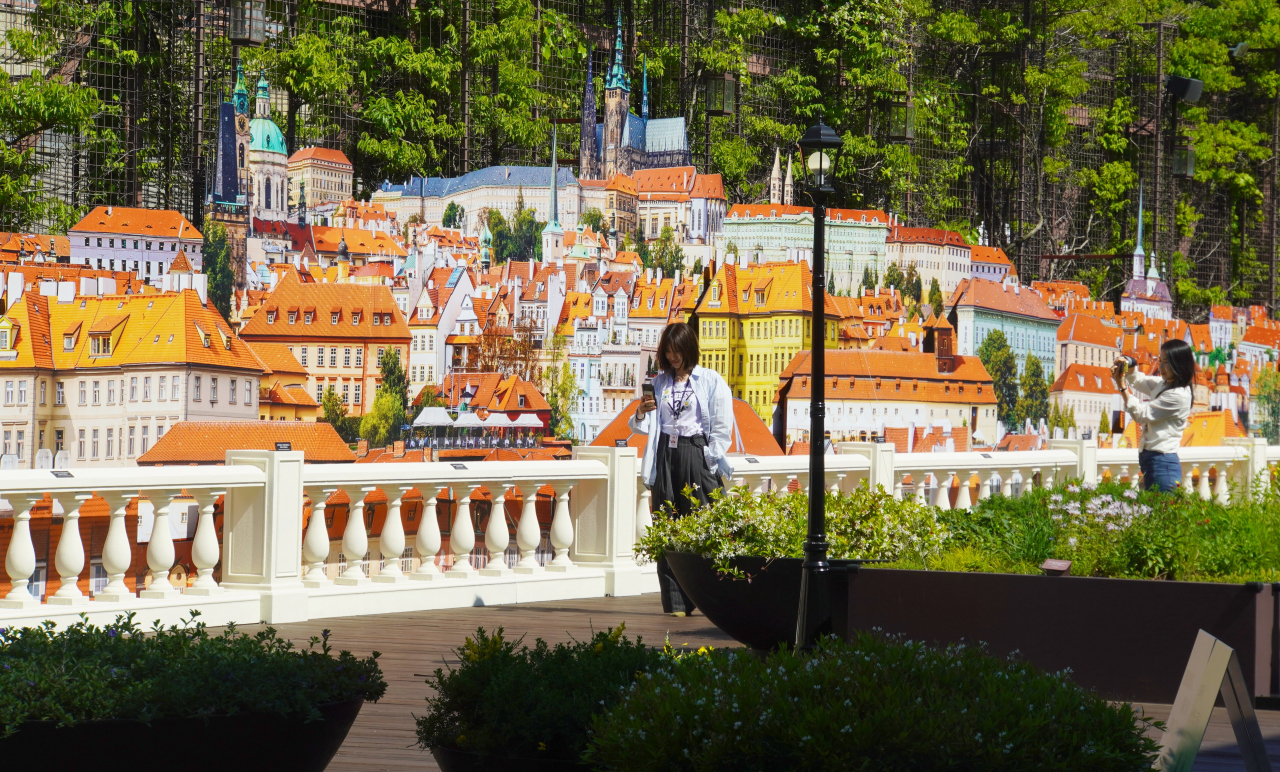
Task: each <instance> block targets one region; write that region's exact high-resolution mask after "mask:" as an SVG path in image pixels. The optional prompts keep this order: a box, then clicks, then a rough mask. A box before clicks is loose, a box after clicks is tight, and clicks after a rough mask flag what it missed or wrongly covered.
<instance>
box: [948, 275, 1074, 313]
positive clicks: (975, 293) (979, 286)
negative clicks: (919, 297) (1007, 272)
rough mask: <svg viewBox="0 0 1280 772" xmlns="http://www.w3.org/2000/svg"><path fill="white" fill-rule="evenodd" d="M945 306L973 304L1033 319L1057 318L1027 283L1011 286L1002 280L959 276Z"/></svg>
mask: <svg viewBox="0 0 1280 772" xmlns="http://www.w3.org/2000/svg"><path fill="white" fill-rule="evenodd" d="M947 306H948V307H951V308H954V307H956V306H975V307H978V308H984V309H993V310H996V311H1003V312H1004V313H1007V314H1017V315H1019V316H1029V317H1032V318H1035V319H1045V320H1051V321H1054V322H1056V321H1058V315H1057V314H1055V313H1054V312H1053V311H1052V309H1050V308H1049V306H1048V305H1047V304H1045V302H1044V298H1042V297H1040V294H1039V293H1038V292H1035V291H1033V290H1031V289H1029V288H1027V287H1023V288H1021V289H1018V290H1015V288H1014V287H1011V286H1009V285H1007V284H1005V283H1004V282H998V281H990V280H988V279H961V280H960V284H959V286H957V287H956V289H955V292H953V293H952V295H951V299H950V300H949V301H947Z"/></svg>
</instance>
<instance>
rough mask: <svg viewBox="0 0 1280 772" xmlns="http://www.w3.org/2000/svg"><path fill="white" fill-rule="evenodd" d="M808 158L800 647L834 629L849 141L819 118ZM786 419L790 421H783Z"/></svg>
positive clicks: (806, 147)
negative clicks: (838, 321)
mask: <svg viewBox="0 0 1280 772" xmlns="http://www.w3.org/2000/svg"><path fill="white" fill-rule="evenodd" d="M797 144H798V145H799V147H800V153H801V154H802V155H803V156H804V159H805V164H804V166H805V169H806V170H807V174H808V178H809V196H810V198H812V199H813V293H812V294H813V317H812V321H811V322H810V328H809V329H810V334H809V343H810V347H811V353H810V355H809V366H810V373H809V378H810V383H811V384H812V388H811V389H810V396H809V533H808V536H807V537H806V538H805V542H804V565H803V567H802V569H801V574H800V608H799V610H798V613H797V614H796V648H798V649H801V648H811V647H812V646H813V645H814V644H815V643H816V642H817V640H818V636H819V635H821V634H823V633H829V632H831V594H830V579H831V564H830V563H828V562H827V546H828V545H827V512H826V499H825V497H826V484H825V479H826V464H825V459H824V457H823V456H824V454H825V453H826V442H825V441H824V437H825V435H824V432H823V430H824V429H825V424H826V421H825V416H826V380H827V378H826V356H825V355H826V351H825V346H826V342H827V330H826V289H827V281H826V270H825V268H826V265H825V263H826V245H825V243H824V242H825V238H824V237H825V235H826V233H825V231H826V223H827V198H828V196H830V194H832V193H834V192H835V189H834V188H832V187H831V182H832V177H833V176H834V175H835V159H836V158H837V157H838V153H839V150H840V148H841V147H842V146H843V144H844V140H842V139H841V138H840V135H838V134H836V133H835V132H834V131H832V129H831V127H830V126H827V125H826V124H825V123H823V122H822V120H821V119H819V120H818V123H817V125H815V126H810V127H809V130H808V131H806V132H805V133H804V136H803V137H801V138H800V141H799V142H798V143H797ZM781 420H785V419H781Z"/></svg>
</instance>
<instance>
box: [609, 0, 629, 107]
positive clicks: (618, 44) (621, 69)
mask: <svg viewBox="0 0 1280 772" xmlns="http://www.w3.org/2000/svg"><path fill="white" fill-rule="evenodd" d="M605 88H606V89H611V88H620V89H622V90H623V91H626V92H627V93H630V92H631V80H630V79H629V78H628V77H627V68H626V67H625V66H623V64H622V7H621V6H619V7H618V23H617V34H616V35H615V36H614V41H613V67H612V68H611V69H610V70H609V80H608V82H607V83H606V84H605Z"/></svg>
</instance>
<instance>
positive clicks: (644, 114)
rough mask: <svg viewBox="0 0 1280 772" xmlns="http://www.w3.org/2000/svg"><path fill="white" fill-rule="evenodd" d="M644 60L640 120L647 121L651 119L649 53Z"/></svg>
mask: <svg viewBox="0 0 1280 772" xmlns="http://www.w3.org/2000/svg"><path fill="white" fill-rule="evenodd" d="M642 61H643V62H644V65H643V71H644V75H643V81H642V83H643V85H642V88H643V91H642V94H643V95H642V96H641V97H640V120H642V121H647V120H649V56H648V54H646V55H645V56H644V58H643V59H642Z"/></svg>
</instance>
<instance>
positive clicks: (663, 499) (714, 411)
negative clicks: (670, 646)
mask: <svg viewBox="0 0 1280 772" xmlns="http://www.w3.org/2000/svg"><path fill="white" fill-rule="evenodd" d="M698 355H699V354H698V338H697V336H696V335H694V332H693V328H692V327H690V326H689V325H687V324H685V323H684V322H676V323H675V324H672V325H669V326H668V327H667V328H666V329H665V330H663V331H662V337H661V338H660V339H659V340H658V369H659V370H661V372H660V373H658V375H657V376H656V377H655V378H654V379H653V393H652V394H649V393H648V390H647V389H646V391H644V392H643V396H642V397H641V398H640V404H639V405H638V406H637V407H636V412H635V415H633V416H632V417H631V418H630V420H628V421H627V424H628V426H630V427H631V431H633V432H635V433H637V434H647V435H649V437H648V440H647V442H646V443H645V448H644V460H643V466H642V469H641V473H642V474H643V476H644V482H645V484H646V485H648V486H649V487H650V488H651V489H652V490H653V508H654V509H655V510H657V509H659V508H660V507H663V506H665V507H667V508H668V509H669V510H670V511H671V512H672V513H673V514H674V515H675V516H676V517H684V516H685V515H687V514H689V513H690V512H691V511H692V510H693V509H694V508H695V507H697V506H701V505H703V504H707V503H709V502H710V501H711V499H710V493H711V491H713V490H717V489H719V488H721V487H723V486H722V484H721V482H720V475H721V474H725V475H731V474H732V473H733V467H731V466H730V465H729V462H728V460H727V459H726V458H725V454H726V453H727V452H728V451H729V439H730V427H732V425H733V392H731V391H730V390H729V384H727V383H725V381H724V378H721V377H720V374H719V373H717V372H716V371H714V370H708V369H707V368H705V367H701V366H699V365H698V364H697V362H698ZM686 487H689V488H692V494H691V495H689V496H686V495H685V492H684V490H685V488H686ZM658 584H659V586H660V588H661V590H662V610H663V612H665V613H668V614H674V615H676V616H684V615H685V614H689V613H693V608H694V606H693V602H692V601H690V600H689V597H688V596H687V595H685V594H684V590H683V589H681V587H680V584H679V583H678V582H677V581H676V578H675V576H674V575H673V574H672V573H671V568H670V567H669V566H668V565H667V561H666V560H665V559H660V560H659V561H658Z"/></svg>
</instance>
